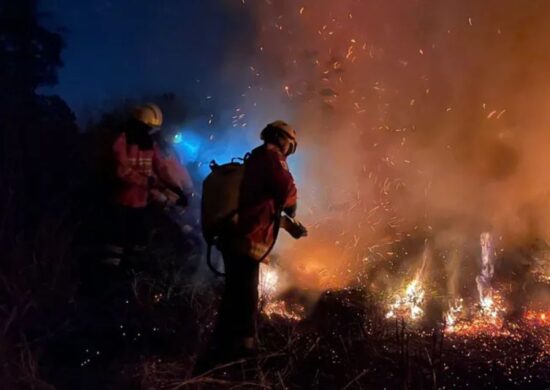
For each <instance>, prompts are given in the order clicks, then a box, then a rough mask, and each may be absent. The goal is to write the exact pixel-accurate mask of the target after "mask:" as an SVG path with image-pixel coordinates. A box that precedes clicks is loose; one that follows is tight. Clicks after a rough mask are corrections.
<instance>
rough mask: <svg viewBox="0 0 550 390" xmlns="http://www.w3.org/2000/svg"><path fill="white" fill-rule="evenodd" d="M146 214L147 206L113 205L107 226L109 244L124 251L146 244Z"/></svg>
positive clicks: (147, 232) (147, 234) (147, 229)
mask: <svg viewBox="0 0 550 390" xmlns="http://www.w3.org/2000/svg"><path fill="white" fill-rule="evenodd" d="M148 216H149V209H148V208H147V207H126V206H121V205H115V206H113V208H112V220H111V221H110V226H109V227H108V230H109V244H110V245H115V246H118V247H121V248H123V249H124V250H125V251H128V250H132V249H134V247H136V246H146V245H147V243H148V239H149V226H148Z"/></svg>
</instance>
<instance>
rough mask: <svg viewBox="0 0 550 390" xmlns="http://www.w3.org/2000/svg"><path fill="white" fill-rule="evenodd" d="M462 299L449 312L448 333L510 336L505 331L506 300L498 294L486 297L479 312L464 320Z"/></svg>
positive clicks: (480, 305)
mask: <svg viewBox="0 0 550 390" xmlns="http://www.w3.org/2000/svg"><path fill="white" fill-rule="evenodd" d="M462 307H463V306H462V299H460V305H457V306H454V308H453V307H452V306H451V308H450V309H449V312H447V314H446V316H445V319H446V324H445V325H446V327H445V331H446V332H447V333H454V334H458V335H464V336H473V335H476V334H492V335H499V336H503V335H509V334H510V332H509V331H508V330H505V329H503V325H504V314H505V313H506V307H505V305H504V299H503V298H502V297H501V296H500V295H499V294H497V293H494V294H493V295H492V296H491V297H486V298H485V299H484V300H482V301H480V302H479V305H478V306H477V310H476V311H475V312H474V314H473V316H470V317H468V318H464V317H462V316H463V309H462Z"/></svg>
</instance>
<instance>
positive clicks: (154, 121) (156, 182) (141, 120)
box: [104, 103, 187, 265]
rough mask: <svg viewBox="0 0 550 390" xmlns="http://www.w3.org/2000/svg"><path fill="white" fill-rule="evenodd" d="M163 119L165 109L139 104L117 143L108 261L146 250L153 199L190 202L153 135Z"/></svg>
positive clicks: (113, 151) (115, 146) (108, 262)
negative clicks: (167, 192) (167, 190)
mask: <svg viewBox="0 0 550 390" xmlns="http://www.w3.org/2000/svg"><path fill="white" fill-rule="evenodd" d="M162 122H163V115H162V111H161V110H160V108H159V107H158V106H157V105H156V104H153V103H147V104H143V105H139V106H137V107H135V108H134V109H133V110H131V115H130V118H129V120H128V121H127V123H126V125H125V127H124V128H123V129H122V131H121V132H120V135H119V136H118V137H117V138H116V140H115V142H114V144H113V147H112V154H113V160H114V167H113V168H114V170H115V172H114V176H115V181H116V187H115V189H114V193H113V197H112V200H113V208H112V218H111V220H112V223H111V224H110V230H111V231H110V234H109V241H110V243H109V245H108V254H107V257H106V259H105V261H104V263H106V264H108V265H119V264H121V263H124V262H125V260H126V259H128V255H132V254H137V255H139V254H140V253H142V252H144V251H145V250H146V248H147V242H148V238H149V229H148V226H147V219H148V218H147V217H148V214H149V212H148V206H149V204H150V203H151V202H159V201H160V202H164V203H168V202H172V203H174V204H176V203H177V204H180V205H182V206H185V205H186V202H187V199H186V197H185V195H184V194H183V193H182V192H181V191H180V190H179V183H177V182H176V180H174V178H173V177H171V175H170V174H169V172H170V169H169V164H167V160H166V159H165V158H164V156H163V154H162V152H161V151H160V149H159V147H158V145H157V144H156V142H155V141H154V139H153V137H152V134H153V133H154V132H156V131H158V130H159V129H160V128H161V126H162ZM166 188H170V189H173V190H174V191H173V192H175V195H174V196H172V197H171V198H169V197H168V196H167V195H166V192H165V191H164V190H165V189H166ZM126 265H127V264H126Z"/></svg>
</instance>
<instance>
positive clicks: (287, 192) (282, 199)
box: [270, 153, 298, 216]
mask: <svg viewBox="0 0 550 390" xmlns="http://www.w3.org/2000/svg"><path fill="white" fill-rule="evenodd" d="M270 168H271V172H270V173H271V177H272V184H273V185H272V190H273V195H274V197H275V201H276V202H277V205H279V206H281V207H282V208H283V209H285V210H287V209H288V210H289V213H288V214H289V215H290V214H294V213H295V210H296V203H297V198H298V196H297V190H296V185H295V184H294V178H293V177H292V174H291V173H290V171H289V170H288V165H287V163H286V161H285V158H284V157H283V156H282V155H278V154H276V153H271V159H270ZM291 216H293V215H291Z"/></svg>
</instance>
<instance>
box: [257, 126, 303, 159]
mask: <svg viewBox="0 0 550 390" xmlns="http://www.w3.org/2000/svg"><path fill="white" fill-rule="evenodd" d="M260 137H261V139H262V141H264V142H266V143H273V144H276V145H278V146H279V148H280V149H281V151H282V152H283V154H284V155H285V156H290V155H291V154H293V153H295V152H296V148H297V147H298V143H297V141H296V137H297V135H296V130H294V129H293V128H292V127H291V126H290V125H289V124H288V123H286V122H284V121H281V120H278V121H275V122H271V123H269V124H268V125H267V126H266V127H265V128H264V129H263V130H262V133H261V135H260Z"/></svg>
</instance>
